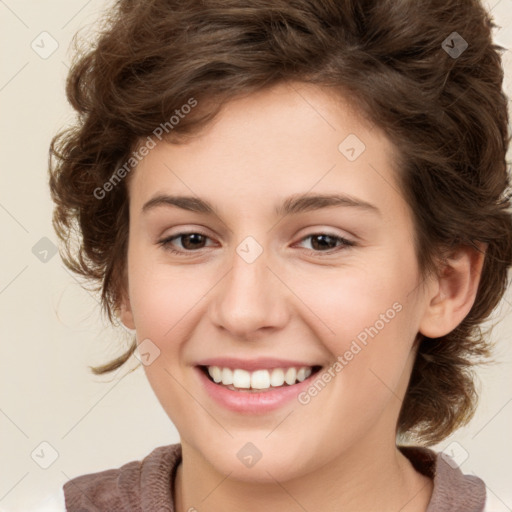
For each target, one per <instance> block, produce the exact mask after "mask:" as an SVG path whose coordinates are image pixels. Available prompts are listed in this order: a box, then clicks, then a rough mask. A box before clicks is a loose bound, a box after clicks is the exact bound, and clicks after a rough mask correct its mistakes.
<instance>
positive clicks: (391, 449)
mask: <svg viewBox="0 0 512 512" xmlns="http://www.w3.org/2000/svg"><path fill="white" fill-rule="evenodd" d="M271 480H272V481H269V482H257V483H254V482H247V481H240V480H236V479H232V478H230V477H229V475H223V474H221V473H219V472H217V471H215V469H214V468H213V467H212V466H211V465H210V464H208V463H207V461H205V460H204V459H203V458H202V456H201V455H200V454H199V453H198V452H197V451H196V450H194V448H193V447H191V446H190V445H188V444H187V443H183V441H182V463H181V464H180V466H179V467H178V469H177V473H176V480H175V487H174V493H173V495H174V500H175V512H189V511H194V510H196V509H197V510H201V508H203V507H204V508H207V509H208V511H209V512H238V511H239V510H244V511H246V512H257V511H260V510H265V511H266V512H296V511H297V510H343V512H356V511H357V512H359V511H361V510H365V511H368V512H371V511H375V512H388V511H389V512H396V511H397V510H400V511H401V512H425V511H426V510H427V507H428V502H429V501H430V497H431V495H432V488H433V484H432V480H431V479H430V478H428V477H426V476H424V475H421V474H420V473H418V472H417V471H416V470H415V469H414V468H413V466H412V464H411V463H410V462H409V460H408V459H407V458H406V457H405V456H404V455H402V453H401V452H400V451H399V450H398V449H397V448H396V446H395V444H394V443H393V444H392V445H391V446H387V447H385V448H383V447H382V445H380V446H371V445H369V446H368V447H367V449H366V450H364V452H363V453H361V450H359V451H358V452H357V454H356V453H353V452H347V453H343V455H342V456H339V457H337V458H335V459H333V460H331V461H329V462H328V463H327V464H325V465H323V466H321V467H320V468H318V469H316V470H314V471H312V472H311V473H308V474H305V475H302V476H300V477H298V478H294V479H291V480H286V481H277V480H276V479H272V478H271ZM341 505H342V506H343V508H342V509H341Z"/></svg>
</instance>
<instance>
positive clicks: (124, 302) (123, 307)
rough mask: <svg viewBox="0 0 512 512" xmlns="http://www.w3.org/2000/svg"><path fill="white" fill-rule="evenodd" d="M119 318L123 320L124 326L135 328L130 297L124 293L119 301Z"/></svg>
mask: <svg viewBox="0 0 512 512" xmlns="http://www.w3.org/2000/svg"><path fill="white" fill-rule="evenodd" d="M119 319H120V320H121V322H123V324H124V326H125V327H126V328H128V329H132V330H133V329H135V322H134V321H133V313H132V306H131V304H130V299H129V297H128V296H127V294H126V293H123V297H122V299H121V303H120V304H119Z"/></svg>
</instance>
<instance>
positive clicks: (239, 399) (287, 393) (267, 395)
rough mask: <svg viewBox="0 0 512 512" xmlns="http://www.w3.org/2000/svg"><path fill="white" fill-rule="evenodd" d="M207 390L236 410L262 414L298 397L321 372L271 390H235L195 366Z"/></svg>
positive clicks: (216, 399) (217, 400)
mask: <svg viewBox="0 0 512 512" xmlns="http://www.w3.org/2000/svg"><path fill="white" fill-rule="evenodd" d="M195 370H196V371H197V372H198V374H199V378H200V379H201V382H202V383H203V386H204V387H205V389H206V392H207V393H208V394H209V395H210V396H211V397H212V398H213V400H215V401H216V402H217V403H218V404H219V405H222V406H223V407H225V408H226V409H229V410H231V411H234V412H239V413H245V414H260V413H266V412H269V411H273V410H276V409H279V408H280V407H282V406H283V405H284V404H286V403H287V402H290V401H291V400H293V399H294V398H297V396H298V394H299V393H301V392H302V391H304V390H305V389H306V388H307V387H308V386H309V385H310V384H311V381H312V379H313V378H314V377H316V375H317V374H318V373H319V372H315V373H314V374H312V375H310V376H309V377H308V378H307V379H305V380H303V381H302V382H298V383H297V384H293V385H292V386H283V387H279V388H274V389H272V388H270V391H262V392H260V393H258V392H250V393H248V392H244V391H233V390H231V389H228V388H227V387H225V386H219V385H218V384H215V383H214V382H212V381H211V380H210V379H209V378H208V377H207V376H206V375H205V373H204V372H203V370H201V368H199V367H197V366H196V367H195ZM320 371H321V370H320Z"/></svg>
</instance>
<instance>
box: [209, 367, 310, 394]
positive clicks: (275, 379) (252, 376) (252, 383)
mask: <svg viewBox="0 0 512 512" xmlns="http://www.w3.org/2000/svg"><path fill="white" fill-rule="evenodd" d="M311 371H312V370H311V367H307V366H303V367H301V368H299V369H298V370H297V369H296V368H293V367H290V368H286V369H284V368H275V369H273V370H270V371H269V370H256V371H254V372H248V371H247V370H240V369H238V368H237V369H234V370H232V369H231V368H220V367H219V366H208V373H209V374H210V377H211V378H212V379H213V380H214V381H215V382H217V383H219V382H221V383H222V384H224V385H225V386H229V385H230V384H232V385H233V386H234V387H235V388H245V389H249V388H253V389H265V388H269V387H270V386H272V387H278V386H282V385H283V384H284V383H285V382H286V384H288V385H290V386H291V385H292V384H295V382H296V381H299V382H302V381H303V380H304V379H307V378H308V377H309V376H310V375H311Z"/></svg>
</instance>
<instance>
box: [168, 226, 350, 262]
mask: <svg viewBox="0 0 512 512" xmlns="http://www.w3.org/2000/svg"><path fill="white" fill-rule="evenodd" d="M185 235H201V236H203V237H205V238H208V239H209V238H210V237H209V236H207V235H206V234H205V233H201V232H200V231H187V232H182V233H177V234H176V235H173V236H171V237H167V238H164V239H163V240H159V241H158V244H159V245H161V246H162V247H163V248H164V249H165V250H166V251H169V252H170V253H172V254H176V255H178V256H185V257H187V256H188V255H191V254H193V253H195V252H198V251H200V250H201V249H204V247H201V248H200V249H197V250H186V249H185V250H184V251H183V250H179V251H178V250H176V249H173V248H172V246H171V242H172V241H173V240H175V239H177V238H181V237H183V236H185ZM320 235H325V236H328V237H330V238H333V239H334V240H335V241H336V242H340V243H341V244H340V245H339V246H338V247H335V248H334V249H329V250H327V251H317V250H314V249H306V251H307V252H308V254H310V255H314V256H318V255H326V256H329V255H331V254H333V253H337V252H339V251H341V250H343V249H345V248H347V247H353V246H355V245H356V243H355V242H352V241H351V240H347V239H346V238H343V237H341V236H338V235H334V234H331V233H323V232H320V233H312V234H310V235H308V236H305V237H303V238H301V239H300V240H299V243H300V242H304V241H305V240H307V239H308V238H312V237H315V236H320Z"/></svg>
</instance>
